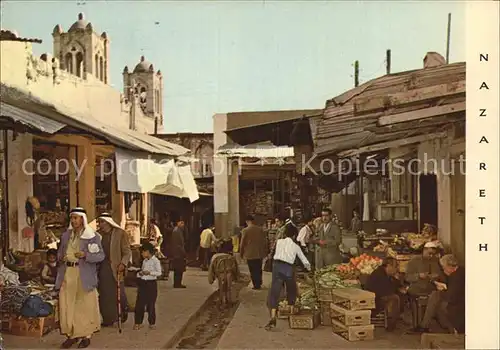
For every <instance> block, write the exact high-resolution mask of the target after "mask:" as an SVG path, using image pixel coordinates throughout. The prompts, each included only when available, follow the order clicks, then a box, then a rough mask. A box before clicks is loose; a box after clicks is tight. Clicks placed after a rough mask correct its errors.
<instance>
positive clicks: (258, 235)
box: [41, 208, 465, 348]
mask: <svg viewBox="0 0 500 350" xmlns="http://www.w3.org/2000/svg"><path fill="white" fill-rule="evenodd" d="M97 224H98V228H97V230H96V231H95V230H93V229H92V228H91V227H90V226H89V224H88V222H87V216H86V213H85V210H84V209H82V208H75V209H73V210H72V211H71V212H70V226H69V228H68V230H67V231H66V232H65V233H64V234H63V235H62V237H61V241H60V245H59V248H58V250H57V251H56V250H49V251H48V253H47V263H46V265H45V266H44V268H43V269H42V273H41V275H42V276H41V277H42V280H43V281H44V282H45V283H50V284H52V283H53V284H55V288H56V290H58V291H59V307H60V329H61V333H62V334H63V335H65V336H66V338H67V339H66V340H65V341H64V342H63V344H62V348H70V347H72V346H73V345H75V344H78V347H79V348H86V347H88V346H89V345H90V341H91V337H92V335H93V334H94V333H95V332H96V331H98V330H99V329H100V328H101V327H102V326H103V327H109V326H112V325H114V324H115V323H116V322H120V323H123V322H126V321H127V316H128V301H127V297H126V294H125V292H124V291H125V288H124V282H123V280H124V279H123V276H124V273H125V271H126V269H127V266H128V265H129V263H130V262H131V259H132V251H131V247H130V243H129V238H128V234H127V233H126V232H125V231H124V230H123V229H122V228H121V227H120V226H119V225H118V224H117V223H115V222H114V221H113V219H112V217H111V215H109V214H107V213H103V214H101V215H100V216H99V217H98V219H97ZM151 224H154V223H153V222H151ZM152 227H153V226H152ZM275 228H276V229H277V234H276V239H275V241H274V244H273V245H272V246H271V247H270V246H269V241H268V238H267V235H266V233H265V232H264V230H263V228H262V227H261V226H259V225H257V224H256V223H255V219H254V218H253V217H252V216H248V217H247V218H246V227H245V228H244V229H242V230H241V234H239V232H235V234H234V235H233V238H237V239H236V241H235V240H233V243H232V244H231V247H230V248H229V246H222V247H221V245H220V243H221V241H220V240H219V239H217V238H216V236H215V234H214V231H213V228H211V227H206V228H205V229H204V230H203V231H202V232H201V235H200V250H199V260H200V265H201V268H202V269H203V270H208V271H209V282H210V283H213V282H214V281H215V279H217V280H218V281H219V290H220V292H221V300H222V301H223V302H224V303H229V304H231V303H232V300H231V293H230V290H231V284H232V283H233V281H235V280H237V278H238V275H239V270H238V260H237V259H236V257H235V256H234V255H233V253H234V252H238V253H239V256H240V257H241V258H242V259H244V261H246V264H247V265H248V269H249V272H250V278H251V282H252V287H253V289H254V290H257V291H258V290H260V289H261V288H262V283H263V280H262V275H263V263H264V260H269V261H271V265H272V282H271V288H270V289H269V295H268V298H267V299H268V305H267V307H268V309H269V312H270V321H269V323H268V324H267V325H266V329H271V328H274V327H275V326H276V319H277V317H276V313H277V308H278V303H279V299H280V297H281V292H282V289H283V288H285V289H286V297H287V301H288V305H290V308H291V310H290V311H291V312H294V310H295V309H294V305H295V302H296V298H297V281H296V270H297V266H298V265H297V262H299V265H300V266H301V267H302V268H305V269H306V270H308V271H311V270H312V269H313V268H315V269H319V268H322V267H324V266H326V265H332V264H338V263H341V262H342V251H341V244H342V236H341V232H340V227H339V225H338V222H337V221H336V220H335V217H334V216H333V215H332V211H331V210H330V209H328V208H327V209H324V210H323V211H322V214H321V220H320V221H319V220H315V219H313V218H312V217H307V218H305V219H304V220H303V226H302V227H301V229H300V231H299V230H298V227H297V225H296V224H295V223H294V222H293V221H292V220H285V221H283V220H280V219H278V220H276V221H275ZM183 229H184V222H183V221H182V220H181V219H179V220H177V221H176V224H175V227H174V228H173V230H172V235H171V239H170V240H169V253H168V255H169V259H170V264H171V269H172V270H173V274H174V281H173V286H174V288H186V287H185V286H184V285H183V284H182V278H183V273H184V271H185V269H186V251H185V244H184V233H183ZM152 232H153V234H154V236H155V237H154V240H153V239H150V240H151V241H152V242H150V241H148V240H146V241H145V242H143V244H142V246H141V255H142V258H143V261H142V266H141V268H140V269H138V273H137V278H138V292H137V300H136V307H135V320H134V321H135V324H134V329H140V327H141V326H142V323H143V319H144V314H145V312H146V311H147V312H148V323H149V326H150V327H151V328H154V327H155V323H156V312H155V303H156V298H157V282H156V280H157V278H158V277H160V276H161V275H162V267H161V264H160V260H159V259H158V257H157V255H159V254H158V251H157V247H158V245H159V244H158V241H159V239H160V238H161V237H160V236H161V235H158V233H157V232H156V230H153V231H152ZM235 242H236V244H234V243H235ZM221 248H223V249H221ZM225 248H228V249H225ZM159 256H160V257H161V256H162V255H159ZM363 287H364V288H365V289H366V290H369V291H372V292H373V293H375V296H376V309H375V310H374V314H377V313H378V312H380V311H385V313H386V317H387V329H388V330H389V331H391V330H393V329H394V328H395V327H396V324H397V322H398V321H399V320H400V317H401V314H402V312H403V310H404V305H405V304H407V302H408V303H409V304H412V303H413V305H415V304H418V303H419V301H420V300H422V298H423V299H425V300H426V301H427V303H426V308H425V313H424V315H423V317H422V318H421V319H419V320H418V324H417V325H416V327H415V328H414V331H415V332H428V331H429V327H430V323H431V322H432V320H434V319H437V320H438V321H439V323H440V324H441V326H443V328H445V329H446V330H447V331H448V332H451V333H463V332H464V328H465V272H464V269H463V267H461V266H459V264H458V262H457V260H456V258H455V257H454V256H453V255H444V256H440V254H439V247H438V246H437V245H436V244H435V243H434V242H429V243H427V244H426V245H425V246H424V249H423V252H422V255H421V256H418V257H415V258H413V259H412V260H411V261H410V262H409V263H408V266H407V271H406V274H405V275H404V276H401V275H400V273H399V268H398V261H397V260H395V259H393V258H386V259H385V260H384V261H383V264H382V265H381V266H380V267H378V268H377V269H376V270H375V271H374V272H373V273H372V274H371V275H370V276H369V277H368V279H367V281H366V283H365V284H364V286H363ZM417 308H418V305H417ZM101 319H102V322H101Z"/></svg>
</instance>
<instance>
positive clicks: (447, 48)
mask: <svg viewBox="0 0 500 350" xmlns="http://www.w3.org/2000/svg"><path fill="white" fill-rule="evenodd" d="M450 36H451V13H448V32H447V36H446V64H448V63H450Z"/></svg>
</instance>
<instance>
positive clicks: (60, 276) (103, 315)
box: [41, 208, 186, 348]
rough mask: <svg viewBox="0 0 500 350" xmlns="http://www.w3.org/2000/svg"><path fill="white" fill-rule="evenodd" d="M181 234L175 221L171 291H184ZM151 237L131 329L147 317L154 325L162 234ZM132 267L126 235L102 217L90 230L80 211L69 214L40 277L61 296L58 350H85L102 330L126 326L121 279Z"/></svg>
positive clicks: (139, 274) (145, 244)
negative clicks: (94, 227)
mask: <svg viewBox="0 0 500 350" xmlns="http://www.w3.org/2000/svg"><path fill="white" fill-rule="evenodd" d="M151 224H152V225H153V224H154V223H153V222H151ZM152 225H151V226H150V227H151V228H154V226H152ZM183 228H184V222H183V220H182V219H178V220H177V221H176V225H175V227H174V229H173V230H172V237H171V240H170V242H169V245H170V249H169V255H170V260H171V264H172V270H173V273H174V288H186V287H185V286H184V285H183V284H182V277H183V273H184V271H185V268H186V264H185V259H186V252H185V248H184V233H183ZM152 232H153V234H154V237H148V238H147V239H145V240H144V241H143V242H142V245H141V247H140V253H141V256H142V265H141V267H140V268H137V270H138V272H137V299H136V303H135V315H134V316H135V317H134V321H135V323H134V329H140V328H141V326H142V323H143V319H144V314H145V312H147V313H148V323H149V326H150V328H151V329H154V328H155V323H156V310H155V303H156V298H157V282H156V281H157V279H158V277H160V276H161V275H162V267H161V263H160V260H159V259H158V257H157V256H160V257H161V256H163V254H161V252H159V251H158V247H159V246H161V238H162V237H161V234H158V232H157V230H154V231H152ZM131 261H132V250H131V246H130V242H129V236H128V233H127V232H126V231H124V230H123V229H122V228H121V227H120V225H118V224H117V223H116V222H115V221H114V220H113V219H112V217H111V215H110V214H108V213H103V214H101V215H100V216H99V217H98V218H97V230H94V229H93V228H92V227H91V226H90V225H89V223H88V220H87V215H86V212H85V210H84V209H83V208H75V209H73V210H71V212H70V225H69V227H68V230H67V231H66V232H65V233H63V235H62V236H61V240H60V243H59V247H58V249H57V250H55V249H51V250H49V251H48V252H47V263H46V264H45V266H44V267H43V269H42V272H41V278H42V281H44V283H46V284H54V285H55V290H56V291H58V294H59V310H60V314H59V320H60V330H61V334H63V335H65V336H66V340H65V341H64V342H63V343H62V345H61V347H62V348H71V347H72V346H73V345H75V344H77V347H78V348H86V347H88V346H89V345H90V341H91V337H92V335H93V334H94V333H95V332H97V331H98V330H100V328H101V327H111V326H113V325H114V324H116V323H117V322H118V323H120V324H121V323H123V322H126V321H127V319H128V311H129V310H128V305H129V303H128V300H127V296H126V294H125V286H124V277H125V272H126V270H127V267H128V266H129V264H130V262H131Z"/></svg>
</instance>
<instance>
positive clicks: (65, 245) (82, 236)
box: [56, 208, 104, 349]
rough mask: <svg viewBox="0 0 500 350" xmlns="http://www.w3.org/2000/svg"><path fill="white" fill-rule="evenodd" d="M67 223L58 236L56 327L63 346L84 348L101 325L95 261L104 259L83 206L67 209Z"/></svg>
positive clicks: (99, 240) (98, 241)
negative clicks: (68, 219) (68, 215)
mask: <svg viewBox="0 0 500 350" xmlns="http://www.w3.org/2000/svg"><path fill="white" fill-rule="evenodd" d="M70 222H71V223H70V226H69V228H68V230H67V231H66V232H64V233H63V235H62V237H61V245H60V247H59V251H58V259H59V261H60V262H61V264H60V267H59V272H58V274H57V280H56V290H59V322H60V328H61V333H62V334H64V335H65V336H66V337H67V339H66V341H64V343H62V345H61V347H62V348H63V349H69V348H70V347H72V346H73V345H74V344H76V343H78V342H79V344H78V347H79V348H87V347H88V346H89V345H90V338H91V337H92V334H93V333H95V332H97V331H99V329H100V324H101V316H100V315H99V301H98V296H97V264H98V263H100V262H101V261H103V260H104V251H103V249H102V244H101V238H100V237H99V235H97V234H96V233H95V232H94V230H93V229H92V228H91V227H90V226H89V225H88V222H87V214H86V212H85V210H84V209H83V208H75V209H73V210H71V212H70Z"/></svg>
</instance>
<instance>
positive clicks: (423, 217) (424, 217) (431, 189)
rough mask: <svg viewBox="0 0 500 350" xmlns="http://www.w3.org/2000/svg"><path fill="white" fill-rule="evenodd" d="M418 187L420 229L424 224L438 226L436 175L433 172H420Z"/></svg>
mask: <svg viewBox="0 0 500 350" xmlns="http://www.w3.org/2000/svg"><path fill="white" fill-rule="evenodd" d="M419 188H420V193H419V194H420V222H419V225H420V230H422V228H423V227H424V224H431V225H435V226H436V227H438V199H437V177H436V175H435V174H421V175H420V176H419Z"/></svg>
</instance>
